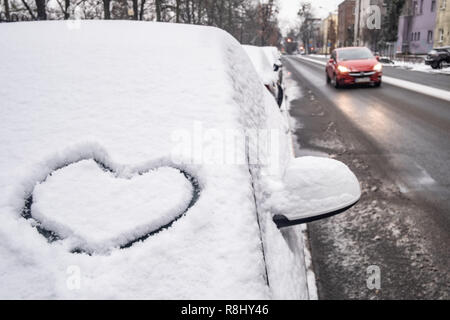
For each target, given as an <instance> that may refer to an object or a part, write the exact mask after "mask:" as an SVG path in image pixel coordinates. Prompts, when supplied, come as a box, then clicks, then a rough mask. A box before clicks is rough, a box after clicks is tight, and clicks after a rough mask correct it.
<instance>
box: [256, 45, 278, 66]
mask: <svg viewBox="0 0 450 320" xmlns="http://www.w3.org/2000/svg"><path fill="white" fill-rule="evenodd" d="M261 49H262V50H263V52H264V54H265V55H266V57H267V60H269V62H270V63H271V64H272V65H275V64H278V65H281V53H280V51H279V50H278V48H277V47H262V48H261Z"/></svg>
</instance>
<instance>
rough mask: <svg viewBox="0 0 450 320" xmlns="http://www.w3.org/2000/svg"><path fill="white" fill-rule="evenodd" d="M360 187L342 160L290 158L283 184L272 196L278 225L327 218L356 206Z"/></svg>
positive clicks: (359, 195) (283, 225)
mask: <svg viewBox="0 0 450 320" xmlns="http://www.w3.org/2000/svg"><path fill="white" fill-rule="evenodd" d="M360 197H361V188H360V185H359V182H358V179H357V178H356V176H355V175H354V173H353V172H352V171H351V170H350V169H349V168H348V167H347V166H346V165H345V164H343V163H342V162H340V161H337V160H333V159H328V158H318V157H301V158H296V159H292V160H291V161H290V163H289V165H288V167H287V169H286V171H285V173H284V176H283V186H282V187H281V188H280V189H279V190H278V191H277V192H275V193H274V194H273V195H272V200H273V202H272V203H273V204H274V206H273V213H274V218H273V220H274V222H275V224H276V225H277V227H278V228H283V227H288V226H292V225H297V224H302V223H307V222H311V221H314V220H319V219H323V218H327V217H330V216H332V215H335V214H338V213H341V212H344V211H346V210H347V209H349V208H350V207H352V206H353V205H355V204H356V203H357V202H358V200H359V198H360Z"/></svg>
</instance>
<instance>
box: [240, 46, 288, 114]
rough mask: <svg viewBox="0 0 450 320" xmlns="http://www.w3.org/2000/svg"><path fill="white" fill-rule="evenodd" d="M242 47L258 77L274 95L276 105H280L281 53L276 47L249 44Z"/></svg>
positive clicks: (281, 100)
mask: <svg viewBox="0 0 450 320" xmlns="http://www.w3.org/2000/svg"><path fill="white" fill-rule="evenodd" d="M243 47H244V49H245V51H246V52H247V55H248V56H249V58H250V60H251V61H252V63H253V66H254V67H255V69H256V72H257V73H258V75H259V77H260V79H261V80H262V82H263V83H264V85H265V86H266V88H267V89H268V90H269V92H270V93H271V94H272V96H274V98H275V100H276V101H277V103H278V106H280V105H281V103H282V102H283V87H282V81H283V74H282V68H281V67H282V64H281V55H280V54H279V52H278V49H277V48H275V47H256V46H249V45H244V46H243ZM275 50H276V52H275ZM277 52H278V54H277Z"/></svg>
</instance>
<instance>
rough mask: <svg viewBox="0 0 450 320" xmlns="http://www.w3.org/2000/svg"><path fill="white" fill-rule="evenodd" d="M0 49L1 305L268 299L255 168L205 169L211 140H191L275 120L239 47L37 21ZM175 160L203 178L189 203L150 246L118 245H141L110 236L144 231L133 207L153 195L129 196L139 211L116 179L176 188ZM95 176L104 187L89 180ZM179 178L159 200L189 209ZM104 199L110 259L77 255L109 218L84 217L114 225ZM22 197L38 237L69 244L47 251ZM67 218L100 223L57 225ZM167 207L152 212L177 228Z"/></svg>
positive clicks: (130, 29)
mask: <svg viewBox="0 0 450 320" xmlns="http://www.w3.org/2000/svg"><path fill="white" fill-rule="evenodd" d="M0 48H1V49H0V60H1V61H2V63H1V64H0V97H1V100H0V105H1V107H0V145H1V146H2V147H1V148H0V215H1V221H2V223H1V224H0V239H1V244H0V261H1V262H0V283H1V284H2V285H1V288H0V297H2V298H158V299H170V298H181V299H183V298H190V299H195V298H224V299H228V298H234V299H240V298H251V299H260V298H268V297H270V292H269V288H268V287H267V283H266V280H265V273H266V271H265V265H264V260H263V254H262V250H261V239H260V231H259V228H258V223H257V218H256V214H255V203H254V195H253V190H252V187H251V183H250V174H249V170H248V166H247V165H246V164H245V163H243V164H241V165H213V164H211V165H207V164H204V162H196V160H198V159H195V157H197V156H198V154H195V153H194V154H192V150H196V149H195V148H198V147H200V149H202V147H206V148H208V147H209V151H211V145H212V146H214V145H216V144H217V143H218V141H219V140H220V139H219V138H218V137H217V136H214V135H210V136H208V137H206V138H205V139H204V140H201V141H200V142H198V140H195V137H194V138H193V139H192V140H189V139H188V140H189V141H187V143H184V142H186V141H185V140H183V139H185V138H186V137H188V138H189V137H190V136H189V135H190V134H192V133H193V132H194V135H195V133H196V132H197V133H198V132H200V134H199V135H200V136H201V131H202V130H207V129H208V128H216V129H235V130H237V131H243V130H244V129H247V128H249V127H250V128H252V127H255V128H256V127H257V126H258V125H261V124H264V123H265V121H266V120H265V115H264V114H265V108H268V107H267V106H268V104H267V103H269V104H270V103H273V104H274V102H267V101H271V100H272V99H271V98H270V97H268V98H267V92H266V90H265V89H264V87H263V86H262V85H260V83H259V82H257V81H254V79H255V77H256V73H255V72H254V70H253V68H251V67H249V66H248V65H249V61H248V58H247V57H246V56H245V54H243V50H242V49H241V46H240V44H239V43H238V42H237V41H235V40H234V39H233V38H232V37H231V36H229V35H228V34H227V33H225V32H223V31H221V30H219V29H216V28H209V27H200V26H186V25H175V24H162V23H143V22H124V21H122V22H118V21H83V22H75V23H74V22H68V23H66V22H30V23H20V24H2V25H1V26H0ZM267 67H268V68H270V65H268V66H267ZM270 71H271V70H270ZM264 97H266V98H264ZM273 110H276V105H275V104H274V105H273ZM273 110H272V111H273ZM273 112H275V111H273ZM191 138H192V137H191ZM180 141H183V143H180ZM190 142H192V144H189V143H190ZM199 144H200V145H199ZM186 145H188V146H190V147H188V148H187V149H185V147H186ZM180 146H181V149H183V150H181V151H180V152H176V153H175V154H176V155H175V156H173V153H174V149H176V148H177V147H180ZM212 151H214V150H212ZM212 151H211V153H212V154H215V152H212ZM171 155H172V156H171ZM202 156H203V157H204V156H206V155H204V154H202V155H200V157H202ZM174 159H176V160H177V161H175V160H174ZM200 160H201V159H200ZM203 160H204V159H203ZM80 161H81V162H80ZM173 162H176V163H177V164H178V166H179V167H180V168H182V169H185V170H186V173H190V174H191V175H192V176H193V177H194V178H195V179H196V180H197V181H198V184H199V187H200V189H201V193H200V195H199V198H198V199H196V203H195V205H194V206H193V207H191V208H190V209H189V210H188V212H187V213H186V214H185V215H184V216H183V217H182V218H180V219H179V220H177V221H175V222H174V223H173V225H171V227H170V228H167V229H164V228H163V230H162V231H161V232H159V233H157V234H154V235H152V236H151V237H149V238H148V239H146V240H145V241H138V242H136V243H134V244H133V245H132V246H130V247H128V248H126V249H118V248H116V247H114V244H115V245H116V246H121V245H123V244H124V243H125V242H126V241H127V240H129V238H130V237H133V236H135V237H139V236H141V235H142V230H139V227H137V226H136V225H138V224H139V223H134V224H133V223H130V224H127V225H130V228H131V229H130V230H128V231H127V230H125V231H126V232H125V233H120V234H114V232H118V231H120V232H122V231H121V230H122V229H124V228H123V226H120V225H118V224H120V219H142V212H140V214H137V215H132V214H131V213H130V212H128V210H131V209H130V207H136V206H138V205H137V204H139V203H141V202H142V197H145V195H146V194H145V190H144V189H143V188H144V187H139V186H141V185H139V183H141V184H143V185H144V186H145V185H146V181H145V179H144V178H142V179H143V180H142V181H141V180H140V182H139V183H138V184H137V185H136V186H135V187H134V189H130V190H135V192H136V197H137V196H139V197H140V198H139V201H141V202H136V203H135V199H134V196H133V194H129V193H127V194H124V193H122V192H121V190H123V189H120V188H121V185H122V183H117V186H116V184H111V186H109V185H108V182H107V181H112V180H114V179H123V180H124V182H123V184H124V185H128V184H129V183H132V182H133V179H137V178H136V177H139V176H141V175H142V176H144V177H146V175H147V174H150V173H152V172H154V171H155V170H157V171H158V174H155V175H154V177H153V178H154V179H161V180H155V181H160V182H161V183H164V181H165V180H164V179H168V178H167V176H165V178H164V174H165V173H164V172H163V171H159V169H158V168H161V167H162V168H164V166H166V165H171V164H172V163H173ZM85 170H92V172H93V173H95V174H93V175H92V176H89V177H84V176H83V173H86V171H85ZM167 174H175V173H173V172H172V173H167ZM105 175H106V176H105ZM97 176H98V177H99V179H103V180H96V177H97ZM100 176H102V177H101V178H100ZM186 178H187V176H186ZM127 179H128V180H127ZM179 179H181V180H182V179H184V178H183V177H180V178H179ZM93 180H95V181H96V182H95V183H94V182H92V184H91V183H90V181H93ZM125 180H127V181H125ZM175 180H176V179H175ZM181 180H180V183H179V184H178V185H177V186H173V188H172V189H171V188H167V187H165V188H162V189H161V190H160V191H161V194H160V197H161V198H162V199H160V201H159V202H158V201H156V202H155V203H160V202H161V203H170V202H171V200H172V196H173V194H172V193H177V199H178V200H176V201H177V202H176V203H177V204H176V203H174V205H176V206H178V207H179V209H180V210H182V208H184V209H187V208H186V205H187V202H189V199H187V200H186V199H185V198H186V197H185V196H183V194H182V192H183V190H184V191H185V192H191V186H190V185H186V182H185V181H184V182H183V181H181ZM102 181H106V182H105V183H102ZM171 181H174V180H173V179H172V180H171ZM83 183H84V184H86V188H88V189H89V192H86V190H82V189H83V187H82V186H83ZM166 183H167V182H166ZM153 185H156V186H155V187H153V189H152V192H154V191H155V188H157V183H156V184H155V183H153ZM35 186H37V187H38V189H36V190H37V191H36V193H34V190H35ZM68 186H72V187H68ZM156 191H158V190H157V189H156ZM180 192H181V193H180ZM105 193H106V196H105ZM108 194H109V196H110V197H114V199H112V198H111V200H114V201H112V202H111V203H109V204H108V206H105V207H107V208H108V210H111V211H114V213H115V214H116V215H118V216H115V217H114V219H116V220H115V222H114V221H108V223H105V224H104V228H109V226H111V229H104V230H102V232H103V233H108V232H110V233H112V234H108V237H106V236H105V237H103V236H102V238H99V239H98V240H99V241H100V240H102V239H107V240H108V241H106V240H105V241H103V242H99V243H98V245H99V246H100V248H101V249H102V250H104V251H99V252H96V251H95V248H97V247H96V246H94V249H92V248H91V249H92V250H94V251H93V252H85V253H81V254H80V253H77V252H76V249H77V248H78V247H81V248H85V247H83V246H84V245H89V241H91V240H90V238H89V237H87V238H86V237H83V235H84V234H86V232H95V228H94V229H92V228H93V227H94V226H99V228H100V227H101V226H102V224H101V222H99V221H98V219H101V218H102V217H101V216H99V217H96V218H98V219H97V220H96V222H95V223H92V222H91V223H90V222H89V215H93V214H95V212H96V210H97V211H98V212H101V213H102V216H103V219H108V215H107V213H108V212H105V211H102V210H103V204H104V202H105V201H107V199H108ZM152 194H153V193H152ZM97 195H98V196H97ZM100 195H101V196H100ZM30 196H34V199H33V198H29V197H30ZM116 197H117V198H116ZM26 199H29V200H30V201H33V203H32V204H29V205H30V206H29V208H28V210H31V211H33V210H34V212H35V213H36V214H37V215H38V216H39V217H41V219H42V221H41V223H42V224H43V226H42V228H44V227H45V228H48V229H52V230H53V231H56V232H57V233H60V235H63V236H64V237H63V239H62V240H58V241H54V242H52V243H49V242H48V240H47V239H46V238H45V237H44V236H42V235H41V234H39V232H37V230H36V228H33V227H32V223H33V221H31V220H30V219H28V220H27V219H24V217H22V216H21V215H23V212H24V211H23V210H24V206H25V207H26V205H27V204H26V203H25V200H26ZM52 199H53V200H52ZM118 199H119V200H120V199H122V202H121V201H119V200H118ZM127 201H130V202H133V206H131V204H130V206H128V205H127V204H126V202H127ZM136 201H137V200H136ZM120 202H121V203H120ZM123 202H125V203H123ZM191 203H193V202H192V201H191ZM69 205H72V206H79V210H80V211H83V210H84V209H86V208H87V207H89V210H90V211H88V212H87V213H86V214H85V215H84V216H80V217H75V218H74V217H71V219H68V220H65V219H64V217H63V216H61V217H59V216H58V212H61V211H63V210H64V206H69ZM83 206H84V207H83ZM155 206H158V204H156V205H155ZM159 209H160V208H159V207H157V208H155V211H154V212H153V214H155V212H156V214H161V215H164V214H171V215H173V212H168V211H167V212H166V211H164V210H159ZM72 211H73V212H74V213H73V214H76V212H77V210H72ZM28 213H29V212H28ZM65 213H66V214H69V213H67V212H65ZM150 214H151V213H150ZM111 219H112V218H111ZM156 220H158V219H156ZM160 220H164V219H160ZM67 221H71V223H73V225H65V222H67ZM137 221H140V220H137ZM157 222H158V221H157ZM157 222H155V219H152V220H151V221H150V222H149V223H153V224H154V223H157ZM159 223H160V224H164V223H165V222H164V221H159ZM89 228H91V229H89ZM89 230H91V231H89ZM41 231H42V230H41ZM271 232H272V233H275V232H276V233H277V234H276V235H275V236H276V237H278V236H279V235H278V234H279V232H278V231H276V230H275V229H274V230H272V231H271ZM103 233H102V234H103ZM279 238H280V239H281V237H279ZM124 241H125V242H124ZM280 241H281V242H280V243H282V242H283V241H282V240H280ZM111 243H112V244H111ZM281 246H282V249H280V250H281V251H282V250H283V248H284V247H286V246H285V245H281ZM88 247H89V246H88ZM88 247H87V248H88ZM280 250H278V249H277V250H276V251H278V252H281V251H280ZM71 251H72V252H71ZM74 252H75V253H74ZM88 253H89V254H88ZM283 261H286V260H283ZM75 275H79V276H80V277H81V281H80V282H79V286H78V287H76V288H75V289H73V287H71V286H70V285H69V282H70V281H69V280H70V279H71V278H70V277H71V276H75ZM284 278H286V279H287V280H286V281H287V282H292V281H291V280H290V278H289V277H287V276H286V274H285V275H284ZM75 283H76V282H75ZM286 290H287V291H285V292H284V293H283V294H285V295H286V294H289V293H286V292H288V291H289V290H288V289H286ZM280 292H281V290H280Z"/></svg>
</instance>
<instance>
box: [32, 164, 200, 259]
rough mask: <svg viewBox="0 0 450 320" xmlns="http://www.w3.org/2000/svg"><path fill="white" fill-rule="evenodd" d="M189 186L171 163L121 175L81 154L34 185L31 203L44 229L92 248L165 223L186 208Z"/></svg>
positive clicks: (111, 244) (76, 246)
mask: <svg viewBox="0 0 450 320" xmlns="http://www.w3.org/2000/svg"><path fill="white" fill-rule="evenodd" d="M193 192H194V190H193V187H192V185H191V183H190V182H189V181H188V180H187V179H186V177H185V176H184V175H183V174H182V173H181V172H179V171H178V170H176V169H173V168H168V167H163V168H159V169H156V170H152V171H149V172H146V173H144V174H141V175H139V174H136V175H135V176H133V177H130V178H126V177H122V176H116V175H115V174H114V173H112V172H108V171H104V170H102V169H101V168H100V167H99V165H98V164H97V163H96V162H94V161H93V160H82V161H80V162H77V163H75V164H71V165H69V166H67V167H65V168H62V169H59V170H57V171H55V172H54V173H53V174H52V175H51V176H49V177H48V178H47V179H46V180H45V181H44V182H42V183H40V184H38V185H36V186H35V188H34V192H33V205H32V208H31V209H32V212H33V214H34V217H35V218H36V219H38V220H39V221H41V222H42V225H43V226H44V227H45V228H46V229H50V230H54V231H56V232H57V233H58V234H59V235H61V236H63V237H64V238H65V239H67V240H69V241H71V242H72V246H73V247H74V249H80V248H82V249H84V250H86V251H90V252H97V253H98V252H107V251H108V250H109V249H112V248H115V247H120V246H123V245H126V244H127V243H128V242H129V241H132V240H133V239H136V238H139V237H142V236H144V235H146V234H147V233H149V231H153V230H158V228H159V227H161V226H164V225H166V224H168V223H170V222H171V221H172V220H174V219H175V218H177V216H179V215H180V213H183V212H184V211H185V210H186V209H187V208H188V205H189V203H190V201H191V199H192V194H193ZM131 199H132V201H130V200H131Z"/></svg>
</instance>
